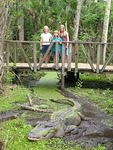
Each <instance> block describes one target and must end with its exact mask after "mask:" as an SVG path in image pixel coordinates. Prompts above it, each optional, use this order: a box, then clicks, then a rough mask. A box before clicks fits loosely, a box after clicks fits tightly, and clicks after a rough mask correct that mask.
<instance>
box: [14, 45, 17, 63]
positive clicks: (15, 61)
mask: <svg viewBox="0 0 113 150" xmlns="http://www.w3.org/2000/svg"><path fill="white" fill-rule="evenodd" d="M14 63H15V65H16V63H17V43H14Z"/></svg>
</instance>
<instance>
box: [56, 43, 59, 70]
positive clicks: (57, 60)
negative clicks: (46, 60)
mask: <svg viewBox="0 0 113 150" xmlns="http://www.w3.org/2000/svg"><path fill="white" fill-rule="evenodd" d="M58 62H59V54H58V42H56V70H58Z"/></svg>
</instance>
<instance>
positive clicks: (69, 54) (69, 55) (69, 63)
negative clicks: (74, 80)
mask: <svg viewBox="0 0 113 150" xmlns="http://www.w3.org/2000/svg"><path fill="white" fill-rule="evenodd" d="M71 60H72V44H70V45H69V53H68V71H71Z"/></svg>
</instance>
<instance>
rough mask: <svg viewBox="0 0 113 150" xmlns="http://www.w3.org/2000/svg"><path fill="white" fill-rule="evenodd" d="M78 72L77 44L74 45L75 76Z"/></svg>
mask: <svg viewBox="0 0 113 150" xmlns="http://www.w3.org/2000/svg"><path fill="white" fill-rule="evenodd" d="M77 72H78V44H76V43H75V74H76V73H77Z"/></svg>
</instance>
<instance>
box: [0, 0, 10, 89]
mask: <svg viewBox="0 0 113 150" xmlns="http://www.w3.org/2000/svg"><path fill="white" fill-rule="evenodd" d="M1 3H2V0H0V4H1ZM7 10H8V9H7V8H6V7H5V6H0V91H1V89H2V76H3V45H4V37H5V27H6V20H7V12H8V11H7Z"/></svg>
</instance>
